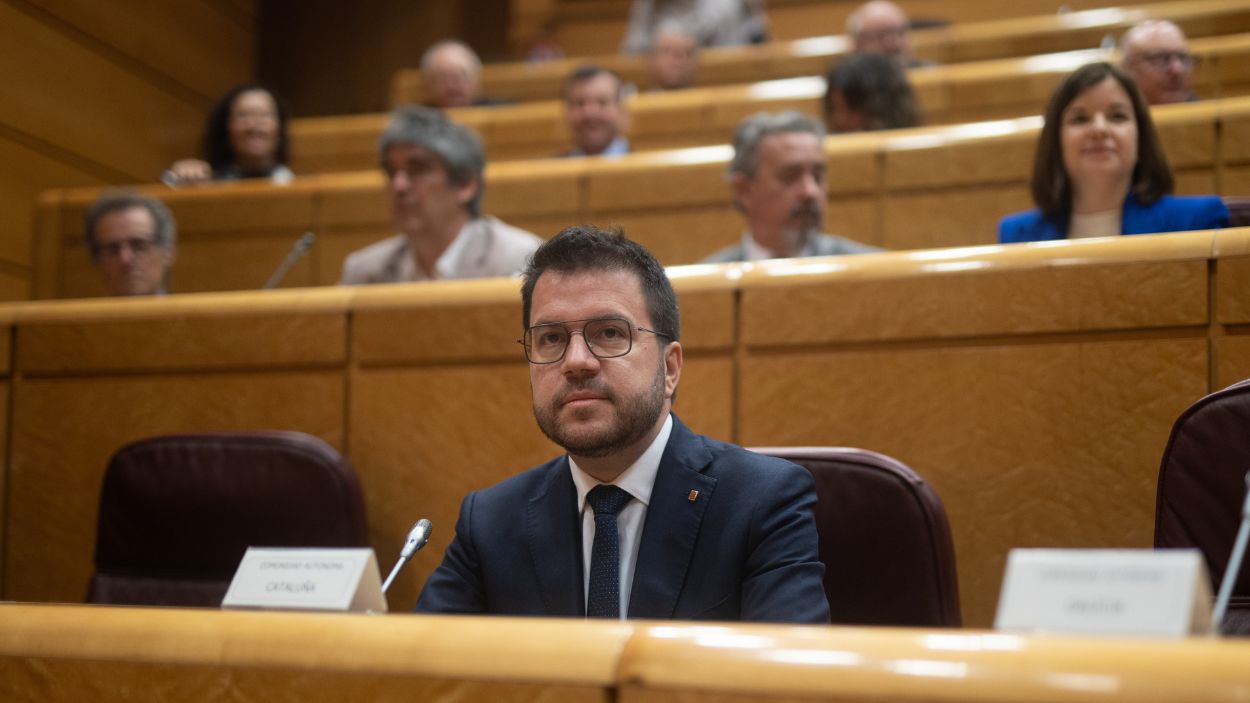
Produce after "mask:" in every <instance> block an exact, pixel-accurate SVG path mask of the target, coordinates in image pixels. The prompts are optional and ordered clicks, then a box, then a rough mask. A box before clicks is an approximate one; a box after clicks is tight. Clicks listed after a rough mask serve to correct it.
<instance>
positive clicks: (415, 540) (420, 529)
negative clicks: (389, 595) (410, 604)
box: [382, 518, 434, 593]
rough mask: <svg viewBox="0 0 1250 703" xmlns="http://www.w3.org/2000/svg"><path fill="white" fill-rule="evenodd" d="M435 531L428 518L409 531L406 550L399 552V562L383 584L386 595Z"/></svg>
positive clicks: (422, 519)
mask: <svg viewBox="0 0 1250 703" xmlns="http://www.w3.org/2000/svg"><path fill="white" fill-rule="evenodd" d="M433 530H434V524H433V523H431V522H430V521H429V520H427V519H426V518H421V519H420V520H417V524H415V525H413V526H412V529H411V530H409V531H408V541H407V542H404V548H403V549H401V550H399V561H397V562H395V568H393V569H391V575H390V576H387V577H386V583H384V584H382V592H383V593H386V589H388V588H390V587H391V582H392V581H394V580H395V577H396V576H398V575H399V570H400V569H402V568H404V564H407V563H408V560H409V559H411V558H412V555H413V554H416V553H417V552H419V551H421V548H422V547H424V546H425V543H426V542H429V541H430V532H432V531H433Z"/></svg>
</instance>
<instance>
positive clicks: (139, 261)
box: [83, 191, 177, 295]
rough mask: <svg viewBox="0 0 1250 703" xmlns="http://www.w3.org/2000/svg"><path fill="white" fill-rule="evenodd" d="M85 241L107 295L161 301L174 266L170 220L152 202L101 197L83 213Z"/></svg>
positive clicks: (122, 194) (127, 194)
mask: <svg viewBox="0 0 1250 703" xmlns="http://www.w3.org/2000/svg"><path fill="white" fill-rule="evenodd" d="M83 233H84V237H85V238H86V241H87V250H88V251H90V252H91V260H92V261H93V262H94V263H95V265H96V268H97V269H99V271H100V276H101V278H103V280H104V286H105V288H107V289H108V292H109V295H165V294H166V293H168V292H169V290H168V288H169V270H170V269H171V268H172V267H173V265H174V253H175V252H174V248H175V239H176V237H177V232H176V228H175V225H174V217H173V215H171V214H170V212H169V209H168V208H166V207H165V205H164V204H162V203H161V201H159V200H157V199H156V198H150V197H147V196H145V195H140V194H139V193H137V192H134V191H115V192H109V193H105V194H104V195H102V196H100V199H99V200H96V201H95V203H93V204H92V205H91V207H90V208H89V209H88V210H87V217H86V222H85V226H84V228H83Z"/></svg>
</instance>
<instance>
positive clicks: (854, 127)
mask: <svg viewBox="0 0 1250 703" xmlns="http://www.w3.org/2000/svg"><path fill="white" fill-rule="evenodd" d="M825 86H826V87H825V102H824V106H825V127H826V128H827V129H828V130H829V131H830V132H836V133H841V132H866V131H874V130H878V129H899V128H902V127H916V126H918V125H919V124H920V110H919V108H918V107H917V106H916V94H915V93H913V92H912V89H911V84H910V83H908V82H907V73H906V72H904V71H903V68H902V66H900V65H899V64H898V62H897V61H895V60H894V59H892V58H890V57H889V56H885V55H882V54H850V55H848V56H846V57H844V58H843V59H842V60H841V61H838V62H837V63H836V64H834V65H833V66H830V67H829V71H828V72H827V73H825Z"/></svg>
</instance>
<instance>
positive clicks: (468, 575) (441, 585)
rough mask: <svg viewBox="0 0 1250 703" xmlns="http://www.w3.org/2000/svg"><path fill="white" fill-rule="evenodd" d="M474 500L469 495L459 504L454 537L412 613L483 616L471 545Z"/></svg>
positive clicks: (477, 569)
mask: <svg viewBox="0 0 1250 703" xmlns="http://www.w3.org/2000/svg"><path fill="white" fill-rule="evenodd" d="M476 498H477V494H476V493H470V494H469V495H468V496H466V497H465V499H464V502H463V503H461V504H460V517H459V519H457V520H456V534H455V536H454V537H452V539H451V544H450V545H448V547H447V551H446V552H444V553H443V563H442V564H439V566H438V568H437V569H435V570H434V573H432V574H430V578H429V579H428V580H426V582H425V587H424V588H422V589H421V596H420V597H419V598H418V599H417V606H416V608H415V610H416V612H418V613H484V612H486V598H485V589H484V588H483V585H482V569H481V563H480V561H479V559H478V554H477V549H476V548H475V547H474V545H473V504H474V502H475V501H476Z"/></svg>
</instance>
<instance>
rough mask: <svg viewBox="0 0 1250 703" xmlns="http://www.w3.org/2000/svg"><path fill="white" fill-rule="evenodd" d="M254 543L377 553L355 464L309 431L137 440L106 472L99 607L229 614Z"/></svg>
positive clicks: (93, 598)
mask: <svg viewBox="0 0 1250 703" xmlns="http://www.w3.org/2000/svg"><path fill="white" fill-rule="evenodd" d="M249 546H256V547H262V546H268V547H364V546H368V530H367V528H366V523H365V509H364V501H363V499H362V498H361V494H360V485H359V483H358V482H357V481H356V474H355V472H354V471H353V470H352V467H351V465H350V464H349V463H347V461H346V460H345V459H343V457H341V456H340V455H339V453H338V452H337V451H335V450H334V449H333V448H332V447H330V446H329V445H328V444H326V443H325V442H323V441H321V440H320V439H317V438H316V437H312V436H309V435H306V434H303V433H300V432H279V431H273V432H228V433H227V432H211V433H202V434H183V435H167V436H162V437H152V438H150V439H143V440H139V441H137V442H132V443H130V444H127V445H126V446H124V447H122V448H121V449H119V450H118V451H117V453H116V454H114V455H113V458H112V459H110V460H109V465H108V469H107V471H106V473H105V475H104V486H103V488H102V489H101V491H100V518H99V525H98V528H97V534H96V550H95V572H94V573H93V574H92V576H91V584H90V586H89V588H88V592H87V602H89V603H113V604H125V605H181V606H212V607H217V606H219V605H220V604H221V599H222V596H224V595H225V593H226V589H227V587H229V585H230V580H231V578H232V577H233V575H234V571H235V568H236V567H237V566H238V564H239V560H240V559H241V558H242V556H243V553H244V552H245V551H246V550H247V548H248V547H249Z"/></svg>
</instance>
